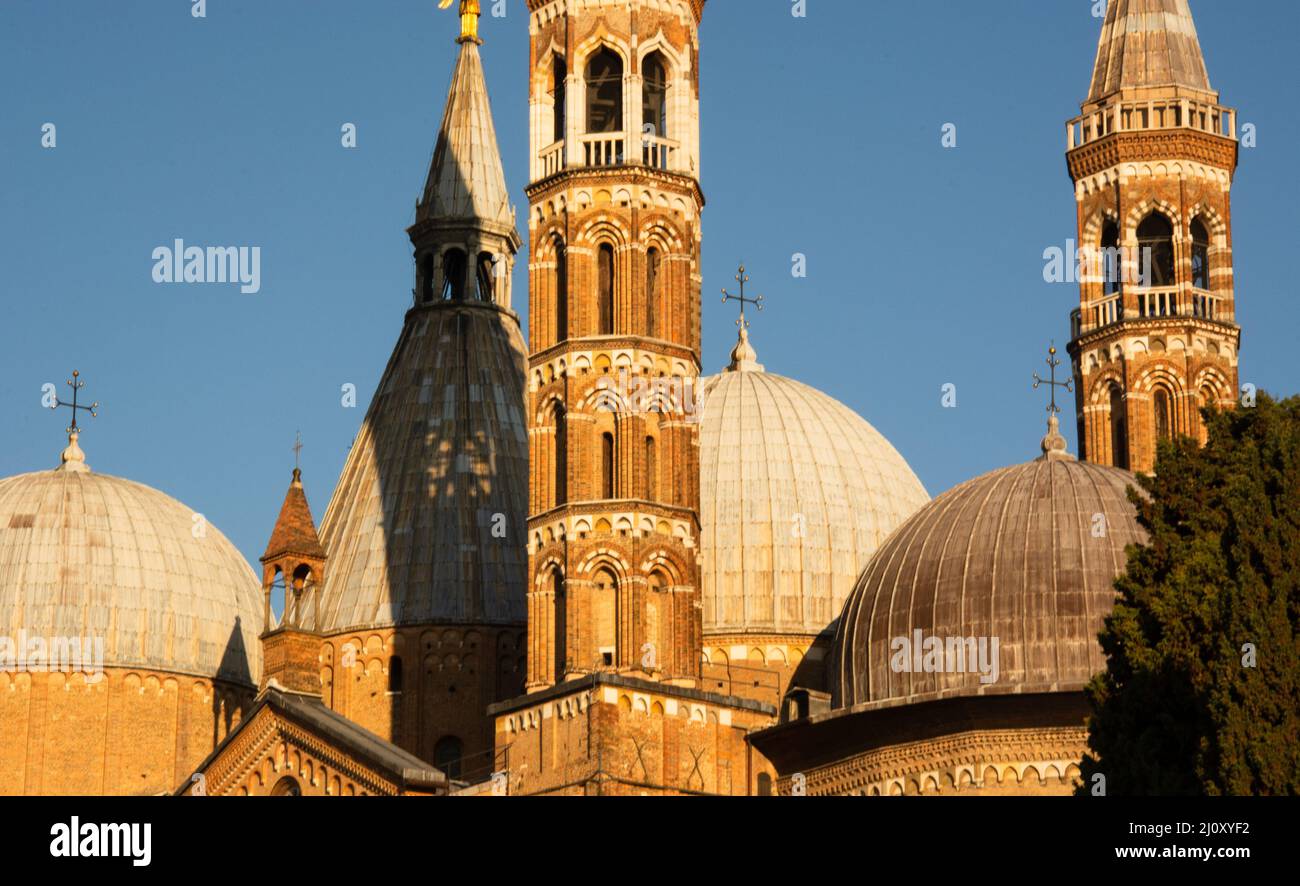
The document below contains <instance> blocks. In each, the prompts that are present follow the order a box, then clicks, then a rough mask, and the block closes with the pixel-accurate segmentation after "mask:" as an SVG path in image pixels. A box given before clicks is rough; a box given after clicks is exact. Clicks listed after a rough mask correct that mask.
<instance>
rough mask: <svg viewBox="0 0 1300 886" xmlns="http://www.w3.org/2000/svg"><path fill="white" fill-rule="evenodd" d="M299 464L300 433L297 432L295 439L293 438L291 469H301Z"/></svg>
mask: <svg viewBox="0 0 1300 886" xmlns="http://www.w3.org/2000/svg"><path fill="white" fill-rule="evenodd" d="M301 462H302V431H298V432H297V437H296V438H295V440H294V444H293V469H294V470H295V471H296V470H299V469H300V468H302V464H301Z"/></svg>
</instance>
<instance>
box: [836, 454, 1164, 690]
mask: <svg viewBox="0 0 1300 886" xmlns="http://www.w3.org/2000/svg"><path fill="white" fill-rule="evenodd" d="M1061 442H1062V443H1063V441H1061ZM1133 480H1134V478H1133V475H1131V474H1129V473H1127V472H1126V471H1122V470H1119V469H1117V468H1110V467H1103V466H1101V465H1094V464H1087V463H1081V462H1077V461H1074V460H1073V459H1072V458H1070V457H1068V456H1065V455H1063V454H1060V453H1057V452H1054V453H1053V454H1052V455H1051V456H1047V457H1044V458H1040V459H1038V460H1036V461H1032V462H1029V463H1028V464H1022V465H1016V466H1014V467H1009V468H1003V469H1002V470H998V471H994V472H992V473H990V474H986V475H984V476H983V477H979V478H978V479H975V480H971V481H969V482H967V483H964V484H962V485H961V486H958V487H956V488H955V489H952V490H950V491H948V492H946V493H944V494H943V495H941V496H939V497H938V498H936V499H935V500H934V501H933V502H931V503H930V504H929V505H927V506H926V507H924V508H922V509H921V510H920V511H919V512H918V513H917V514H916V515H914V516H913V517H912V518H911V519H909V520H908V521H907V522H906V523H904V524H903V526H902V527H900V528H899V530H898V531H897V532H895V533H894V534H893V536H891V537H890V539H889V540H888V541H887V542H885V544H884V545H883V546H882V547H881V548H880V550H879V551H878V552H877V553H876V555H875V556H874V557H873V558H872V560H871V563H870V564H869V565H868V566H867V568H866V570H865V571H864V572H863V574H862V576H861V578H860V579H859V581H858V584H857V588H856V589H855V590H854V592H853V594H852V595H851V596H850V598H849V601H848V603H847V604H846V606H845V608H844V612H843V615H842V618H841V621H840V624H839V628H838V632H837V635H836V639H835V651H834V655H835V660H836V662H837V665H836V668H835V670H836V677H837V680H836V683H837V685H836V686H835V693H834V694H835V704H836V706H838V707H853V706H857V705H885V704H889V703H905V702H906V703H910V702H917V701H926V700H931V699H938V698H946V697H951V696H959V695H979V694H992V693H1009V692H1048V691H1067V690H1077V689H1080V688H1082V687H1083V686H1084V685H1085V684H1086V683H1087V682H1088V680H1089V679H1090V678H1091V677H1092V675H1093V674H1094V673H1096V672H1097V671H1100V670H1102V669H1103V667H1104V665H1105V662H1104V659H1103V656H1102V652H1101V648H1100V646H1099V644H1098V642H1097V634H1098V632H1099V631H1100V630H1101V628H1102V620H1103V619H1104V618H1105V617H1106V615H1107V614H1109V612H1110V610H1111V607H1112V606H1113V604H1114V598H1115V591H1114V581H1115V579H1116V577H1117V576H1118V575H1120V573H1121V572H1123V570H1124V568H1125V564H1126V562H1127V560H1126V554H1125V547H1126V546H1127V545H1130V544H1135V543H1140V542H1143V541H1144V540H1145V537H1146V536H1145V533H1144V531H1143V530H1142V529H1141V528H1140V527H1139V526H1138V524H1137V520H1136V511H1135V509H1134V508H1133V506H1132V504H1131V503H1130V502H1129V501H1128V498H1127V495H1126V490H1127V488H1128V487H1129V486H1130V485H1132V484H1133ZM1095 527H1100V528H1102V529H1104V532H1101V533H1100V534H1098V533H1095V532H1094V528H1095ZM917 630H920V631H921V632H922V637H923V638H931V637H935V638H939V639H940V640H941V641H942V642H943V643H945V645H946V643H947V640H948V639H949V638H967V637H970V638H986V642H987V643H988V644H989V646H988V648H989V649H990V650H991V640H992V638H997V640H998V650H999V655H998V659H999V661H998V671H999V678H998V680H997V681H996V682H994V683H985V682H981V675H980V674H979V673H970V672H965V673H958V672H954V671H955V668H954V669H953V670H947V669H945V670H943V671H940V672H933V673H926V672H924V671H922V672H917V671H915V670H913V671H912V672H907V671H905V670H901V669H899V670H896V667H895V666H896V665H897V664H898V662H894V661H891V659H893V657H894V654H895V652H896V651H897V650H898V649H899V648H900V647H898V646H895V645H894V644H895V641H896V640H897V639H898V638H908V640H909V641H913V640H915V638H916V635H915V632H916V631H917Z"/></svg>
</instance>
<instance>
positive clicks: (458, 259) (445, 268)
mask: <svg viewBox="0 0 1300 886" xmlns="http://www.w3.org/2000/svg"><path fill="white" fill-rule="evenodd" d="M464 297H465V253H463V252H461V251H460V250H459V249H449V250H447V252H446V253H445V254H444V255H443V257H442V298H443V301H450V300H453V299H462V298H464Z"/></svg>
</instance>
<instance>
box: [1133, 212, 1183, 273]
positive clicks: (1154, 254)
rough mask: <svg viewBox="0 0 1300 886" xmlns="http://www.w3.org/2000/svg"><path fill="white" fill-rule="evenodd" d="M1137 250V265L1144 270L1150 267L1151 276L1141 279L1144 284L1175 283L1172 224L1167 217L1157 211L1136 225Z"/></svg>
mask: <svg viewBox="0 0 1300 886" xmlns="http://www.w3.org/2000/svg"><path fill="white" fill-rule="evenodd" d="M1138 250H1139V252H1138V261H1139V267H1140V268H1141V269H1142V270H1143V271H1144V272H1145V271H1146V269H1147V268H1148V267H1150V273H1151V276H1150V279H1148V280H1144V281H1143V283H1144V284H1145V285H1147V286H1154V287H1167V286H1175V285H1177V281H1176V279H1175V277H1174V226H1173V225H1172V224H1170V223H1169V219H1167V218H1165V217H1164V216H1163V215H1161V214H1160V213H1158V212H1153V213H1151V214H1150V215H1148V216H1147V217H1146V218H1145V219H1144V220H1143V221H1142V224H1140V225H1138ZM1148 250H1149V251H1148ZM1148 256H1150V258H1149V259H1148ZM1148 261H1149V264H1148Z"/></svg>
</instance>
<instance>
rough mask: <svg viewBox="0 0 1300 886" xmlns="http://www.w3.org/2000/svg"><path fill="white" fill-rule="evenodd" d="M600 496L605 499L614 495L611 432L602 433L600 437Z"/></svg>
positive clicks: (612, 438) (612, 437)
mask: <svg viewBox="0 0 1300 886" xmlns="http://www.w3.org/2000/svg"><path fill="white" fill-rule="evenodd" d="M600 497H601V498H602V499H604V500H606V501H609V500H610V499H612V498H613V497H614V435H613V434H602V435H601V438H600Z"/></svg>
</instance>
